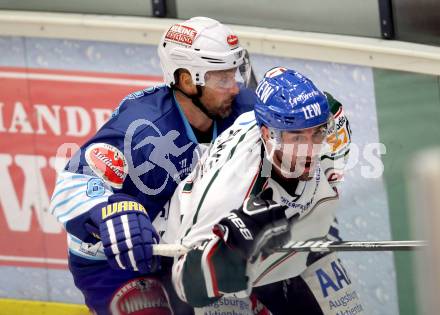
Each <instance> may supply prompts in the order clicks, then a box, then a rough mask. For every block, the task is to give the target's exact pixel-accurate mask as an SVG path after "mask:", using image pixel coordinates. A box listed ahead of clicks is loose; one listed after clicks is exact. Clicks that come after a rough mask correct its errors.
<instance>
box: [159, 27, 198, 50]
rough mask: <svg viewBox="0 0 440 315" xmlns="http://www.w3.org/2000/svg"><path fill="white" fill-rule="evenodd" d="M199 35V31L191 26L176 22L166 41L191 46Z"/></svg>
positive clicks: (166, 36) (167, 34)
mask: <svg viewBox="0 0 440 315" xmlns="http://www.w3.org/2000/svg"><path fill="white" fill-rule="evenodd" d="M196 36H197V31H196V30H195V29H193V28H191V27H188V26H184V25H180V24H174V25H173V26H171V27H170V29H169V30H168V32H167V33H166V35H165V41H169V42H173V43H176V44H180V45H184V46H191V45H192V44H193V42H194V39H195V38H196Z"/></svg>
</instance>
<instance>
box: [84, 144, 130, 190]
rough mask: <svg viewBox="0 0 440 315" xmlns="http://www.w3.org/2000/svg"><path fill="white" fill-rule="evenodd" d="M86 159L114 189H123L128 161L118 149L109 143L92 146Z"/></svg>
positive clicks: (87, 151) (86, 154)
mask: <svg viewBox="0 0 440 315" xmlns="http://www.w3.org/2000/svg"><path fill="white" fill-rule="evenodd" d="M85 158H86V161H87V163H88V164H89V166H90V167H91V169H92V170H93V171H94V172H95V173H96V175H98V176H99V177H101V178H102V179H103V180H104V181H105V182H106V183H108V184H109V185H110V186H112V187H114V188H122V184H123V183H124V180H125V177H127V174H128V166H127V161H126V159H125V157H124V155H123V154H122V152H121V151H119V149H118V148H116V147H114V146H112V145H110V144H107V143H95V144H92V145H90V146H89V147H88V148H87V150H86V153H85Z"/></svg>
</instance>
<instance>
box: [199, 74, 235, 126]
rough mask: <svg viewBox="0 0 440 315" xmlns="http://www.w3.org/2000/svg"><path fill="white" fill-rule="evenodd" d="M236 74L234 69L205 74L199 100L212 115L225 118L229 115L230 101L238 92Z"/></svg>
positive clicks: (230, 109)
mask: <svg viewBox="0 0 440 315" xmlns="http://www.w3.org/2000/svg"><path fill="white" fill-rule="evenodd" d="M236 72H237V69H236V68H234V69H229V70H220V71H208V72H207V73H206V75H205V86H204V87H203V89H204V90H203V95H202V97H201V98H200V100H201V101H202V103H203V104H204V105H205V106H206V108H207V109H208V111H209V112H210V113H211V114H212V115H214V116H219V117H222V118H225V117H228V116H229V115H230V114H231V111H232V101H233V100H234V98H235V96H236V95H237V94H238V92H239V88H238V84H237V81H236Z"/></svg>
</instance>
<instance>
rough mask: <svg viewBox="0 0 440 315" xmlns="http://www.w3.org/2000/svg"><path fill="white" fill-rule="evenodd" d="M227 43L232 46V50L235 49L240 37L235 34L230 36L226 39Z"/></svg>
mask: <svg viewBox="0 0 440 315" xmlns="http://www.w3.org/2000/svg"><path fill="white" fill-rule="evenodd" d="M226 41H227V42H228V45H229V46H231V48H234V47H235V46H237V45H238V37H237V36H236V35H234V34H231V35H229V36H228V37H227V38H226Z"/></svg>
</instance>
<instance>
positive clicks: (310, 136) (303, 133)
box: [274, 126, 326, 180]
mask: <svg viewBox="0 0 440 315" xmlns="http://www.w3.org/2000/svg"><path fill="white" fill-rule="evenodd" d="M325 136H326V128H325V127H324V126H319V127H313V128H309V129H303V130H300V131H284V132H282V133H281V147H280V148H278V149H277V150H275V152H274V162H275V163H276V165H277V164H278V166H279V167H280V169H281V172H282V175H284V176H285V174H283V170H284V171H285V172H284V173H290V174H289V175H290V177H295V178H299V179H300V180H310V179H311V178H312V175H313V171H314V169H315V166H316V162H317V161H318V159H319V153H320V151H321V145H322V143H323V141H324V139H325ZM276 165H275V166H276ZM285 177H286V176H285Z"/></svg>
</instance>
